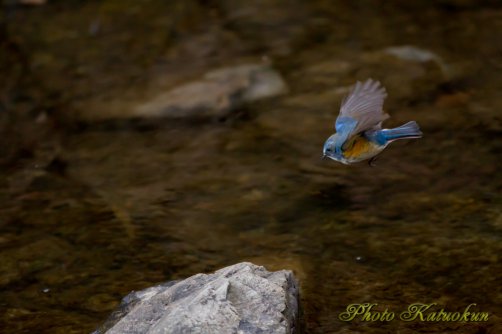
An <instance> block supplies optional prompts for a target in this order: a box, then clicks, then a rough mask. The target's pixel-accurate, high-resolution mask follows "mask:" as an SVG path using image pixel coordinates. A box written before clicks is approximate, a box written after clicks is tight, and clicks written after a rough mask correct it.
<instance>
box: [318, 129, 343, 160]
mask: <svg viewBox="0 0 502 334" xmlns="http://www.w3.org/2000/svg"><path fill="white" fill-rule="evenodd" d="M344 141H345V140H344V138H342V137H340V136H339V135H338V133H335V134H333V135H331V136H330V137H329V138H328V139H327V140H326V142H325V143H324V147H323V149H322V154H323V158H330V159H333V160H336V161H342V160H343V153H342V145H343V142H344Z"/></svg>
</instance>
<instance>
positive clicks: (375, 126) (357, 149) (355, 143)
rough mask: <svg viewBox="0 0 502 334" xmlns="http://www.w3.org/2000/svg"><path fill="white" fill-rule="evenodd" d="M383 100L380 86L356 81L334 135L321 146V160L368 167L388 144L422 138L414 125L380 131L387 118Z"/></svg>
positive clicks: (375, 83)
mask: <svg viewBox="0 0 502 334" xmlns="http://www.w3.org/2000/svg"><path fill="white" fill-rule="evenodd" d="M386 97H387V92H386V90H385V87H383V86H382V85H381V84H380V82H378V81H375V80H373V79H368V80H366V81H365V82H359V81H358V82H357V83H356V85H355V86H354V87H353V88H352V90H351V92H350V93H349V94H348V95H347V96H346V97H345V98H344V99H343V101H342V105H341V107H340V114H339V115H338V117H337V119H336V122H335V130H336V133H334V134H333V135H331V136H330V137H329V138H328V139H327V140H326V142H325V143H324V148H323V157H327V158H330V159H332V160H335V161H339V162H341V163H343V164H346V165H349V164H352V163H355V162H359V161H363V160H367V159H370V161H369V164H370V165H371V163H372V161H373V160H374V158H375V157H376V156H377V155H378V154H379V153H380V152H382V151H383V150H384V148H386V147H387V145H389V144H390V143H391V142H393V141H395V140H398V139H411V138H420V137H422V132H421V131H420V128H419V127H418V124H417V122H415V121H411V122H408V123H406V124H403V125H401V126H399V127H397V128H393V129H382V122H383V121H385V120H386V119H387V118H389V115H387V114H386V113H384V111H383V109H382V107H383V101H384V100H385V98H386Z"/></svg>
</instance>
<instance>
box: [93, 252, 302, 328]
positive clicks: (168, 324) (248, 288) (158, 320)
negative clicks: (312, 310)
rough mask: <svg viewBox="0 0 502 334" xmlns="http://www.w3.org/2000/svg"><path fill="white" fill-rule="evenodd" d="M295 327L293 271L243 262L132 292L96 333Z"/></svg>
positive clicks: (295, 304)
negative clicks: (273, 270) (270, 269)
mask: <svg viewBox="0 0 502 334" xmlns="http://www.w3.org/2000/svg"><path fill="white" fill-rule="evenodd" d="M298 328H299V326H298V286H297V283H296V280H295V278H294V276H293V273H292V272H291V271H287V270H281V271H276V272H269V271H267V270H266V269H265V268H264V267H261V266H256V265H254V264H252V263H247V262H243V263H239V264H236V265H233V266H230V267H226V268H223V269H221V270H218V271H216V272H215V273H213V274H209V275H207V274H197V275H195V276H192V277H190V278H187V279H185V280H183V281H178V282H169V283H167V284H164V285H159V286H155V287H152V288H149V289H146V290H143V291H139V292H133V293H131V294H129V295H128V296H127V297H125V298H124V300H123V302H122V305H121V307H120V309H119V310H118V311H116V312H115V313H114V314H113V315H112V316H111V317H110V319H109V320H108V321H107V323H105V325H104V326H103V328H102V329H100V330H98V331H97V332H96V333H107V334H115V333H117V334H118V333H121V334H133V333H134V334H139V333H148V334H160V333H205V334H211V333H214V334H226V333H236V334H237V333H238V334H248V333H249V334H251V333H267V334H274V333H277V334H279V333H281V334H286V333H287V334H289V333H298Z"/></svg>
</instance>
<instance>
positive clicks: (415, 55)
mask: <svg viewBox="0 0 502 334" xmlns="http://www.w3.org/2000/svg"><path fill="white" fill-rule="evenodd" d="M384 52H385V53H387V54H390V55H392V56H394V57H397V58H400V59H403V60H409V61H416V62H420V63H425V62H428V61H433V62H436V63H437V64H438V65H439V67H441V70H442V71H443V73H445V74H447V73H448V66H447V65H446V64H445V62H444V61H443V59H442V58H441V57H439V56H438V55H437V54H435V53H433V52H432V51H429V50H424V49H420V48H417V47H416V46H411V45H402V46H392V47H388V48H386V49H385V50H384Z"/></svg>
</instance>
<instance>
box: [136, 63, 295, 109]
mask: <svg viewBox="0 0 502 334" xmlns="http://www.w3.org/2000/svg"><path fill="white" fill-rule="evenodd" d="M285 91H286V84H285V83H284V81H283V80H282V78H281V76H280V74H279V73H278V72H276V71H275V70H273V69H272V68H270V67H268V66H264V65H256V64H250V65H241V66H236V67H228V68H222V69H219V70H215V71H211V72H208V73H206V75H204V77H203V78H202V79H201V80H198V81H194V82H190V83H187V84H185V85H182V86H180V87H177V88H174V89H172V90H170V91H168V92H166V93H163V94H160V95H158V96H156V97H154V98H153V99H151V100H150V101H148V102H146V103H143V104H141V105H139V106H137V107H136V108H134V111H133V114H134V115H135V116H141V117H159V116H160V117H186V116H218V115H221V114H224V113H226V112H228V111H230V110H232V109H234V108H236V107H238V106H240V105H241V104H242V103H244V102H251V101H255V100H259V99H262V98H267V97H271V96H275V95H279V94H282V93H284V92H285Z"/></svg>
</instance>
